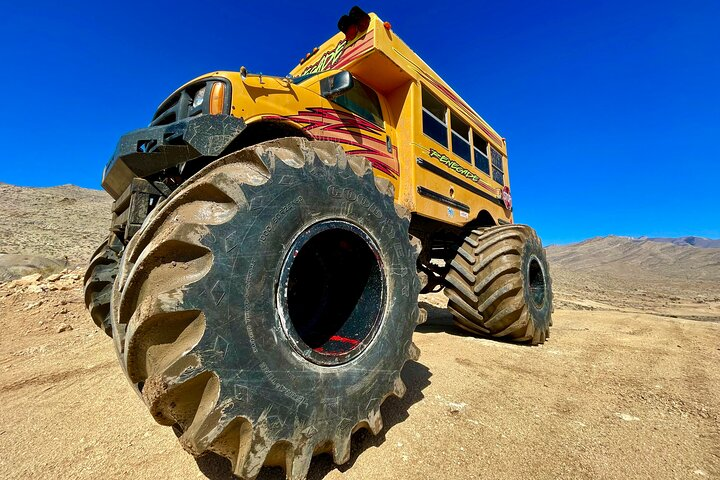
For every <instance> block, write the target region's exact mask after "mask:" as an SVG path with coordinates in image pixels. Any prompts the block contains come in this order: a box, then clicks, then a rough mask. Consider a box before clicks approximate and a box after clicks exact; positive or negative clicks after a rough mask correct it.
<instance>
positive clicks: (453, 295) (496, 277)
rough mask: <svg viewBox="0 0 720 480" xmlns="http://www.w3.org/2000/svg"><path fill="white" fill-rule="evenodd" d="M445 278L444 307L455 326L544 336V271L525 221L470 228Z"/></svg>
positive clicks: (547, 300)
mask: <svg viewBox="0 0 720 480" xmlns="http://www.w3.org/2000/svg"><path fill="white" fill-rule="evenodd" d="M446 280H447V281H448V283H449V284H450V285H449V286H447V287H446V288H445V294H446V295H447V297H448V309H449V310H450V311H451V312H452V314H453V316H454V317H455V323H456V324H457V325H458V326H459V327H460V328H462V329H464V330H467V331H469V332H471V333H474V334H479V335H484V336H491V337H496V338H502V339H507V340H511V341H515V342H529V343H531V344H532V345H538V344H542V343H544V342H545V339H546V338H548V337H549V335H550V325H552V319H551V314H552V283H551V279H550V271H549V267H548V263H547V259H546V257H545V250H544V249H543V248H542V243H541V242H540V239H539V238H538V236H537V234H536V233H535V231H534V230H533V229H532V228H530V227H528V226H527V225H505V226H500V227H491V228H487V229H480V230H473V231H472V232H471V233H470V235H468V236H467V237H466V238H465V241H464V242H463V244H462V245H461V246H460V248H459V249H458V253H457V255H456V256H455V258H454V259H453V261H452V262H451V264H450V270H449V272H448V274H447V277H446Z"/></svg>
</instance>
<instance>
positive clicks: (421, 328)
mask: <svg viewBox="0 0 720 480" xmlns="http://www.w3.org/2000/svg"><path fill="white" fill-rule="evenodd" d="M419 305H420V308H424V309H425V310H426V311H427V321H426V322H425V323H423V324H420V325H418V326H417V327H416V328H415V331H416V332H417V333H447V334H448V335H454V336H456V337H466V338H482V339H485V340H490V341H492V342H497V343H505V344H508V345H514V346H517V347H520V348H525V347H530V348H532V345H530V344H529V343H517V342H513V341H512V340H507V339H504V338H496V337H491V336H488V335H481V334H479V333H477V334H476V333H470V332H468V331H467V330H463V329H462V328H460V327H458V326H457V325H455V321H454V320H453V316H452V313H450V310H448V309H447V308H440V307H436V306H435V305H432V304H430V303H427V302H420V303H419ZM549 338H550V337H548V339H549Z"/></svg>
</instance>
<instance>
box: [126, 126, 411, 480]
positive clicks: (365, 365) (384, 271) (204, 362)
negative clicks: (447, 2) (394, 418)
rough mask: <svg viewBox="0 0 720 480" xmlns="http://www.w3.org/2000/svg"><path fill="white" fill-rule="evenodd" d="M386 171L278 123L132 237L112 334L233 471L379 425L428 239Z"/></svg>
mask: <svg viewBox="0 0 720 480" xmlns="http://www.w3.org/2000/svg"><path fill="white" fill-rule="evenodd" d="M408 228H409V216H408V215H407V214H406V212H405V211H404V210H403V209H402V208H400V207H396V205H395V204H394V201H393V193H392V188H391V185H390V183H389V182H387V181H383V180H380V179H376V178H375V177H374V176H373V173H372V168H371V166H370V164H369V163H368V162H367V161H366V160H364V159H360V158H358V157H352V158H348V157H346V156H345V154H344V152H343V151H342V149H341V148H340V147H339V146H337V145H336V144H331V143H325V142H308V141H306V140H303V139H296V138H294V139H290V138H288V139H283V140H277V141H272V142H267V143H264V144H260V145H257V146H254V147H250V148H247V149H244V150H241V151H239V152H236V153H234V154H231V155H228V156H226V157H224V158H221V159H219V160H217V161H215V162H213V163H212V164H210V165H209V166H207V167H206V168H204V169H203V170H202V171H200V172H199V173H198V174H196V175H195V176H194V177H193V178H191V179H190V180H188V181H187V182H186V183H185V184H184V185H183V186H182V187H181V188H179V189H178V190H176V191H175V192H174V193H173V194H172V195H171V196H170V197H169V198H168V199H167V200H166V201H165V202H164V203H163V204H162V205H161V206H160V207H159V208H158V210H156V211H154V212H153V214H152V217H151V218H149V219H148V220H147V221H146V222H145V223H144V224H143V227H142V228H141V230H140V231H139V232H138V233H137V234H136V236H135V237H134V238H133V239H132V241H131V242H130V244H129V245H128V248H127V250H126V253H125V256H124V257H123V259H122V264H121V276H120V278H119V279H118V282H117V284H116V290H115V292H114V294H113V331H114V339H115V345H116V349H117V351H118V355H119V358H120V360H121V364H122V365H123V367H124V369H125V371H126V373H127V375H128V377H129V378H130V381H131V382H132V383H133V384H135V385H136V386H137V388H138V390H139V391H140V392H141V395H142V398H143V399H144V401H145V402H146V403H147V405H148V407H149V409H150V411H151V413H152V414H153V416H154V417H155V419H156V420H157V421H158V422H159V423H161V424H165V425H177V426H178V427H179V429H180V430H181V431H182V432H183V433H182V436H181V437H180V442H181V444H182V445H183V446H184V448H185V449H186V450H188V451H189V452H190V453H192V454H193V455H200V454H202V453H204V452H206V451H213V452H216V453H218V454H220V455H223V456H225V457H227V458H228V459H230V461H231V462H232V465H233V470H234V472H235V474H236V475H238V476H241V477H243V478H254V477H255V476H256V475H257V474H258V473H259V471H260V468H261V467H262V466H263V465H276V466H282V467H284V468H285V470H286V472H287V476H288V478H293V479H295V478H297V479H299V478H305V475H306V474H307V471H308V468H309V465H310V460H311V457H312V456H313V454H316V453H321V452H332V453H333V456H334V459H335V462H336V463H344V462H346V461H347V460H348V459H349V455H350V436H351V434H352V433H353V432H354V431H355V430H357V429H358V428H369V429H370V430H371V431H372V432H373V433H377V432H378V431H379V430H380V429H381V428H382V419H381V416H380V405H381V404H382V402H383V401H384V400H385V398H386V397H387V396H389V395H392V394H394V395H397V396H402V395H403V394H404V392H405V386H404V385H403V382H402V380H401V379H400V370H401V369H402V366H403V365H404V363H405V361H406V360H408V359H409V358H413V359H415V358H417V355H418V353H419V352H418V350H417V348H416V347H415V346H414V345H413V344H412V341H411V338H412V333H413V330H414V328H415V326H416V324H417V323H418V321H419V319H420V312H419V309H418V306H417V297H418V293H419V290H420V282H419V279H418V277H417V274H416V269H415V262H416V258H417V252H418V249H417V248H416V245H414V244H413V243H412V242H411V241H410V238H409V234H408Z"/></svg>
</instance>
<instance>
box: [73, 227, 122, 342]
mask: <svg viewBox="0 0 720 480" xmlns="http://www.w3.org/2000/svg"><path fill="white" fill-rule="evenodd" d="M121 250H122V244H121V243H120V241H119V240H118V239H117V237H116V236H115V235H114V234H111V235H110V236H109V237H108V238H107V239H106V240H105V241H104V242H103V243H102V244H100V246H99V247H98V248H97V250H95V253H93V255H92V257H90V263H89V265H88V268H87V270H86V271H85V280H84V283H83V285H84V288H83V293H84V297H85V307H86V308H87V309H88V312H90V317H92V319H93V321H94V322H95V325H97V327H98V328H100V329H101V330H103V331H104V332H105V333H106V334H107V335H109V336H112V324H111V322H110V298H111V296H112V288H113V283H114V282H115V277H116V276H117V272H118V259H119V253H120V252H121Z"/></svg>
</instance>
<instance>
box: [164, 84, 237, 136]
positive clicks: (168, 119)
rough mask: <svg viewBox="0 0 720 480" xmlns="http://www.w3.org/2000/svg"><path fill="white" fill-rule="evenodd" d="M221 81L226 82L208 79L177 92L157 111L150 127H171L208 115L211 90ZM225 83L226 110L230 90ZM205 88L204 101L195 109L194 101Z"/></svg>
mask: <svg viewBox="0 0 720 480" xmlns="http://www.w3.org/2000/svg"><path fill="white" fill-rule="evenodd" d="M219 81H222V82H224V80H221V79H217V78H212V79H206V80H203V81H200V82H196V83H191V84H190V85H188V86H186V87H185V88H183V89H182V90H179V91H177V92H175V93H174V94H172V96H170V97H169V98H168V99H167V100H165V101H164V102H163V103H162V105H160V107H159V108H158V109H157V111H156V112H155V115H154V116H153V119H152V122H150V126H151V127H156V126H159V125H169V124H171V123H173V122H177V121H178V120H183V119H185V118H190V117H195V116H197V115H202V114H206V113H208V109H209V104H210V102H209V100H210V90H211V88H212V84H213V83H215V82H219ZM224 83H225V108H227V104H228V96H229V94H230V89H229V88H228V85H227V83H226V82H224ZM203 87H205V93H204V95H203V101H202V103H200V104H199V105H198V106H197V107H193V106H192V103H193V99H194V98H195V95H196V94H197V93H198V92H199V91H200V90H202V88H203Z"/></svg>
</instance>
